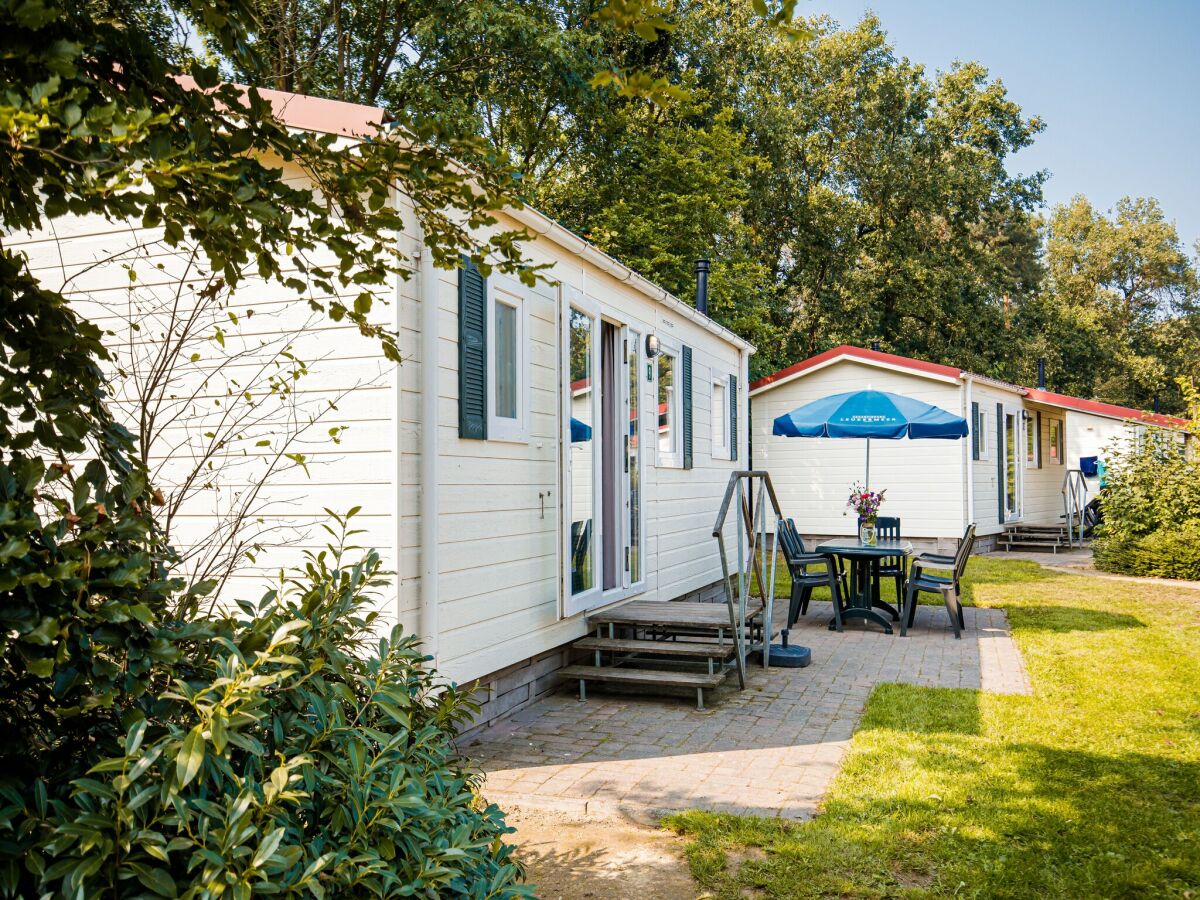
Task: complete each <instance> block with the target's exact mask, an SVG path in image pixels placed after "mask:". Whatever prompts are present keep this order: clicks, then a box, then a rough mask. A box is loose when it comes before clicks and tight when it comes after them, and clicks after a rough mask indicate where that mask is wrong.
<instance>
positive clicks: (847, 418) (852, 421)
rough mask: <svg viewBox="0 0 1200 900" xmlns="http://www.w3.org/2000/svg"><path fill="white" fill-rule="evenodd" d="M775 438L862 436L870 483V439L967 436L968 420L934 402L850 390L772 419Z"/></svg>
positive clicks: (884, 392) (868, 483) (950, 438)
mask: <svg viewBox="0 0 1200 900" xmlns="http://www.w3.org/2000/svg"><path fill="white" fill-rule="evenodd" d="M772 434H775V435H776V436H779V437H827V438H866V439H867V472H866V485H867V487H870V485H871V438H883V439H884V440H899V439H900V438H905V437H908V438H942V439H946V440H957V439H959V438H965V437H966V436H967V420H966V419H964V418H963V417H962V416H956V415H954V413H951V412H947V411H946V410H944V409H942V408H941V407H938V406H933V405H932V404H929V403H925V402H924V401H922V400H914V399H913V398H912V397H903V396H901V395H900V394H891V393H888V392H887V391H851V392H850V393H848V394H834V395H833V396H830V397H822V398H821V399H820V400H814V401H813V402H812V403H806V404H804V405H803V406H801V407H799V408H798V409H793V410H792V411H791V412H790V413H787V414H786V415H782V416H780V417H779V418H778V419H776V420H775V426H774V429H773V430H772Z"/></svg>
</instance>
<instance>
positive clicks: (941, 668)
mask: <svg viewBox="0 0 1200 900" xmlns="http://www.w3.org/2000/svg"><path fill="white" fill-rule="evenodd" d="M785 613H786V604H781V605H780V607H779V608H777V610H776V623H779V622H782V621H783V616H784V615H785ZM830 615H831V610H830V609H829V605H828V604H827V603H825V604H822V603H814V604H813V605H812V608H811V610H810V612H809V615H808V616H807V617H805V618H802V619H801V620H800V621H799V622H797V623H796V625H795V626H794V627H793V628H792V631H791V640H792V643H794V644H802V645H805V646H808V647H810V648H811V649H812V652H813V664H812V665H811V666H809V667H808V668H805V669H782V668H772V669H770V670H764V669H763V668H762V667H761V666H754V665H752V666H751V667H750V669H749V671H748V679H747V689H746V690H745V691H739V690H738V689H737V688H736V683H737V682H736V679H732V678H731V679H729V681H728V682H727V683H726V685H724V686H722V687H721V688H720V689H719V690H717V691H713V692H710V694H709V695H708V696H707V697H706V703H707V705H708V709H706V710H704V711H697V710H696V709H694V708H692V707H691V706H690V705H689V704H688V702H687V701H686V700H681V699H680V698H669V697H663V698H655V697H637V696H631V695H626V694H605V693H604V692H603V689H602V688H600V686H597V689H596V690H592V689H591V688H589V691H588V700H587V702H586V703H580V702H578V700H577V699H576V698H575V697H574V696H573V695H572V694H570V693H567V692H564V693H560V694H552V695H549V696H546V697H543V698H540V699H539V700H537V701H535V702H534V703H532V704H530V705H529V706H528V707H525V708H523V709H522V710H520V711H519V712H518V713H517V714H515V715H514V716H512V717H511V718H509V719H507V720H505V721H503V722H499V723H497V724H496V725H494V726H492V727H491V728H489V729H487V730H485V731H483V732H480V733H479V734H478V735H477V736H476V737H475V739H474V741H473V743H472V744H471V745H469V746H467V747H465V748H464V752H465V753H466V754H467V755H468V756H469V757H471V758H472V760H473V761H474V764H475V766H476V767H477V768H478V770H480V771H482V772H483V773H484V775H485V778H486V787H485V793H487V792H488V791H491V792H494V793H495V794H497V795H498V796H502V797H503V798H506V799H507V801H508V802H526V803H529V804H537V803H542V804H544V805H547V806H550V805H553V804H555V803H557V804H560V805H561V804H576V805H585V804H592V803H600V804H608V805H613V806H614V807H615V806H626V807H629V806H640V807H644V808H646V809H650V810H672V809H690V808H702V809H709V810H713V811H717V812H737V813H743V814H752V815H761V816H782V817H784V818H788V819H803V818H808V817H811V816H812V815H814V814H815V813H816V811H817V809H818V807H819V804H820V801H821V798H822V797H823V796H824V794H825V792H826V790H827V789H828V787H829V784H830V782H831V781H832V780H833V778H834V776H835V775H836V773H837V771H838V769H839V768H840V766H841V761H842V759H843V757H844V756H845V753H846V750H847V748H848V746H849V740H850V737H851V735H852V734H853V732H854V729H855V728H856V727H857V725H858V722H859V720H860V719H861V716H862V711H863V707H864V706H865V704H866V699H867V696H868V695H869V694H870V692H871V691H872V690H873V689H874V687H875V686H876V685H877V684H880V683H883V682H897V683H903V684H913V685H920V686H927V687H948V688H968V689H976V690H978V689H982V690H984V691H990V692H995V693H1017V694H1029V693H1031V690H1030V686H1029V677H1028V674H1027V672H1026V669H1025V664H1024V661H1023V660H1022V658H1021V654H1020V651H1019V650H1018V648H1017V646H1016V643H1015V642H1014V641H1013V639H1012V636H1011V633H1010V631H1009V627H1008V621H1007V618H1006V617H1005V615H1004V612H1003V610H994V609H968V610H966V628H965V629H964V631H963V636H962V639H961V640H957V641H956V640H955V639H954V634H953V631H952V630H951V628H950V626H949V623H948V621H947V619H946V612H945V610H944V609H942V608H941V607H931V606H929V607H927V606H922V607H919V608H918V610H917V619H916V623H915V624H914V626H913V628H911V629H909V633H908V637H905V638H901V637H900V636H899V634H898V633H897V634H895V635H886V634H883V633H882V632H881V631H880V630H879V629H878V628H877V627H875V626H864V625H850V626H848V627H847V628H846V631H845V632H844V633H842V634H838V633H837V632H832V631H829V630H828V629H827V628H826V627H825V625H826V623H827V622H828V620H829V617H830ZM897 632H898V629H897Z"/></svg>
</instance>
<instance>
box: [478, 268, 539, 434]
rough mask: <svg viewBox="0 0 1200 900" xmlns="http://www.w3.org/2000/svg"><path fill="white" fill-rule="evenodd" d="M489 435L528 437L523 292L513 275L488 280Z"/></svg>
mask: <svg viewBox="0 0 1200 900" xmlns="http://www.w3.org/2000/svg"><path fill="white" fill-rule="evenodd" d="M488 287H489V288H491V290H489V291H488V320H489V324H490V325H491V329H492V334H491V339H490V340H489V341H488V348H487V349H488V368H489V371H490V377H489V378H488V437H489V438H490V439H492V440H501V441H526V440H528V439H529V427H528V422H527V418H528V416H527V413H528V409H529V403H528V399H527V398H528V383H527V375H526V369H527V366H526V364H525V345H526V340H525V291H524V289H523V288H522V287H521V285H520V283H519V282H517V281H516V280H515V279H512V278H505V277H495V276H493V278H491V279H489V284H488Z"/></svg>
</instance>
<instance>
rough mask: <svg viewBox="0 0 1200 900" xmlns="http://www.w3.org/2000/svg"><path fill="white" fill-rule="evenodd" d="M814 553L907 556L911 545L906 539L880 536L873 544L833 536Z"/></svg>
mask: <svg viewBox="0 0 1200 900" xmlns="http://www.w3.org/2000/svg"><path fill="white" fill-rule="evenodd" d="M813 552H814V553H835V554H840V555H842V556H909V555H911V554H912V552H913V545H912V544H911V543H909V542H908V541H893V540H888V539H885V538H880V539H879V540H877V541H876V542H875V543H874V544H864V543H863V542H862V541H860V540H859V539H858V538H856V537H846V538H834V539H833V540H829V541H825V543H823V544H821V545H819V546H818V547H817V548H816V549H815V550H814V551H813Z"/></svg>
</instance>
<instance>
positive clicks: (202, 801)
mask: <svg viewBox="0 0 1200 900" xmlns="http://www.w3.org/2000/svg"><path fill="white" fill-rule="evenodd" d="M352 534H354V532H353V531H349V530H348V529H346V528H345V526H343V536H342V540H341V541H340V543H339V544H337V545H336V546H334V547H331V548H330V549H329V550H328V551H324V552H321V553H319V554H312V555H310V556H309V559H308V563H307V565H306V567H305V570H304V571H303V572H302V573H300V574H298V575H297V577H295V578H294V579H293V580H290V581H289V582H287V583H286V584H285V585H283V586H282V589H281V590H280V591H279V592H275V591H272V592H270V593H268V594H267V596H266V597H265V598H264V599H263V601H262V602H261V603H260V604H259V605H258V606H257V607H255V606H253V605H251V604H239V605H240V606H241V608H242V611H243V613H244V614H245V618H244V619H242V620H240V621H235V620H233V619H230V620H226V621H221V622H215V623H212V624H211V625H210V627H211V632H212V639H211V640H208V641H195V642H192V643H191V645H190V651H189V652H187V653H184V654H181V656H180V658H179V660H178V662H177V663H176V664H174V665H172V666H171V667H170V671H169V675H170V684H169V687H168V688H167V689H166V690H164V691H162V692H161V693H160V694H159V695H158V696H157V698H155V699H152V700H151V699H147V700H146V701H145V702H144V703H141V704H136V705H134V706H133V707H131V708H130V709H129V710H128V711H127V718H128V719H130V720H131V721H132V724H130V726H129V727H128V729H127V730H126V731H125V733H124V735H123V736H122V737H121V739H120V740H119V741H117V742H116V743H115V744H110V745H105V746H97V747H96V748H95V751H96V752H94V753H93V756H94V763H93V764H92V765H90V767H89V768H88V770H87V772H86V773H85V774H82V775H78V776H77V777H73V778H71V779H70V780H69V782H68V780H67V779H65V778H59V779H55V778H54V777H53V775H50V774H47V775H45V776H43V777H40V778H38V779H36V780H35V781H34V782H33V783H32V784H30V783H26V782H23V781H22V780H20V779H13V778H7V779H5V780H4V781H3V782H2V783H0V795H2V796H3V798H4V804H5V809H4V811H3V813H0V826H3V827H5V829H6V830H7V832H8V833H7V835H5V837H6V839H7V847H6V849H7V851H8V854H10V860H9V866H8V869H7V872H6V873H5V877H4V879H3V881H4V887H5V889H6V892H7V893H8V894H10V895H19V896H35V895H40V894H48V893H57V894H61V895H62V896H70V897H94V896H116V895H131V896H132V895H142V896H146V895H149V896H165V897H197V898H199V897H232V898H247V897H250V896H251V895H252V894H284V895H289V896H298V895H303V896H308V895H312V896H316V897H324V896H331V897H340V896H349V895H354V896H380V897H386V896H413V895H417V896H431V897H432V896H438V897H442V896H464V897H503V896H524V895H526V893H527V892H526V890H525V889H524V888H523V887H521V886H519V884H518V882H519V881H520V879H521V876H522V872H521V870H520V868H519V866H518V865H517V864H516V863H515V861H514V860H513V859H512V858H511V847H509V846H507V845H506V844H505V843H504V842H503V836H504V834H505V833H507V831H508V830H509V829H507V828H506V826H505V824H504V819H503V814H502V813H501V812H500V810H499V809H498V808H496V807H495V806H492V805H485V804H483V803H482V802H481V801H480V800H479V798H478V796H477V794H476V790H475V789H476V786H477V785H476V781H475V777H474V776H472V775H471V774H469V773H468V772H467V771H466V769H465V768H464V764H463V763H462V761H461V760H459V759H458V757H457V756H456V754H455V751H454V748H453V745H452V744H451V742H450V738H451V736H452V735H453V733H454V730H455V727H456V725H457V724H458V723H459V722H460V721H461V720H462V719H463V718H464V717H465V716H467V715H468V714H469V713H470V712H471V711H472V709H473V707H472V705H471V703H470V702H469V701H468V700H467V699H466V696H465V694H463V693H461V692H459V691H458V690H457V689H454V688H440V687H438V686H435V683H434V676H433V674H432V673H431V672H430V670H429V669H428V668H427V667H423V666H422V665H421V663H422V662H423V657H422V655H421V653H420V651H419V649H418V647H417V645H416V642H415V639H414V638H412V637H406V636H404V635H402V634H401V632H400V629H399V627H397V628H396V629H394V630H393V631H392V633H391V635H390V637H387V638H383V639H380V640H379V641H378V644H377V647H375V649H374V652H373V653H372V652H371V651H372V647H371V646H370V644H371V643H373V640H374V639H373V625H374V622H375V620H376V618H377V615H378V614H377V613H376V612H373V611H369V605H370V603H371V591H372V589H373V588H374V587H376V586H378V585H379V584H381V583H382V582H381V581H380V561H379V558H378V556H377V555H376V554H375V553H374V552H368V553H365V554H364V555H363V556H362V558H361V559H359V560H358V561H356V562H354V563H353V564H346V563H345V555H346V553H347V551H349V550H354V549H356V548H351V547H348V546H347V545H346V543H345V539H346V537H348V536H350V535H352Z"/></svg>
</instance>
